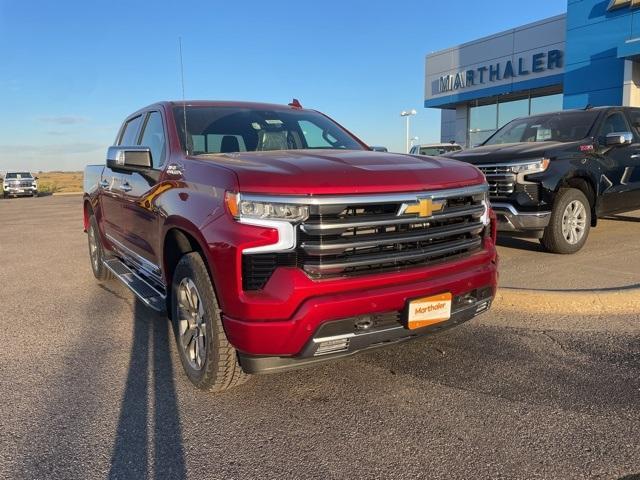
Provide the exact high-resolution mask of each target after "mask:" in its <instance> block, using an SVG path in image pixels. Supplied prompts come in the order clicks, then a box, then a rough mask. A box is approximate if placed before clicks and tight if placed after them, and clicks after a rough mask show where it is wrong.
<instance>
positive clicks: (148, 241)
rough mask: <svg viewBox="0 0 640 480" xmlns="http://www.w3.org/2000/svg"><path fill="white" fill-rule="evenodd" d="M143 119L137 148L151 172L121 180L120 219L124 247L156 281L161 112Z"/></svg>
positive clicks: (162, 132)
mask: <svg viewBox="0 0 640 480" xmlns="http://www.w3.org/2000/svg"><path fill="white" fill-rule="evenodd" d="M144 117H145V118H144V121H143V126H142V134H141V135H140V140H139V142H138V144H139V145H140V146H143V147H148V148H149V149H150V151H151V160H152V162H153V169H152V170H150V171H145V172H127V173H124V174H123V176H122V179H123V184H122V199H121V218H122V226H123V229H124V231H125V232H126V233H125V235H124V238H123V244H124V247H125V248H126V249H127V250H128V253H129V254H130V255H131V256H132V257H133V260H134V261H136V263H138V264H139V266H141V267H142V268H143V269H144V270H145V273H147V274H150V275H152V276H153V277H154V278H155V279H156V280H157V279H159V278H160V266H161V264H162V262H161V254H162V245H161V241H162V240H161V235H160V229H159V214H158V211H157V208H156V203H155V201H154V199H155V197H156V196H157V195H158V194H159V193H161V191H162V190H163V186H162V185H161V184H159V179H160V174H161V168H162V165H163V164H164V160H165V156H166V152H167V146H166V135H165V129H164V125H163V120H162V115H161V114H160V112H158V111H152V112H149V113H147V114H146V115H145V116H144Z"/></svg>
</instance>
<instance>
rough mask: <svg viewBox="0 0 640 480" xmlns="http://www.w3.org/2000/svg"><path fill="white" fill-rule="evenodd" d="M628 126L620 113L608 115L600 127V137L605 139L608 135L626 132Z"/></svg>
mask: <svg viewBox="0 0 640 480" xmlns="http://www.w3.org/2000/svg"><path fill="white" fill-rule="evenodd" d="M628 131H629V126H628V125H627V121H626V120H625V119H624V115H623V114H622V112H616V113H613V114H611V115H609V116H608V117H607V118H606V119H605V121H604V122H603V123H602V126H601V127H600V136H601V137H606V136H607V135H608V134H609V133H618V132H628Z"/></svg>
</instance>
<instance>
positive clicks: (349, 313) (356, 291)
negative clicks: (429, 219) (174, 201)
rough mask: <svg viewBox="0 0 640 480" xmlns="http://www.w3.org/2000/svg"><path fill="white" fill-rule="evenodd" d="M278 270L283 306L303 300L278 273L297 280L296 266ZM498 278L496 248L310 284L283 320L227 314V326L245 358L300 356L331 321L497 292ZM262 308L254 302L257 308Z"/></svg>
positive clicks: (235, 345) (224, 320) (227, 330)
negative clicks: (415, 302) (427, 300)
mask: <svg viewBox="0 0 640 480" xmlns="http://www.w3.org/2000/svg"><path fill="white" fill-rule="evenodd" d="M278 272H279V273H278ZM278 272H277V273H276V274H275V275H274V280H275V282H276V283H275V284H276V285H282V286H283V288H281V289H279V291H280V293H281V295H283V300H286V301H285V303H284V304H281V306H280V308H279V310H280V311H284V310H286V307H288V306H289V303H291V302H293V301H295V302H296V303H297V302H298V299H297V298H295V297H297V295H295V294H294V295H291V294H290V293H289V292H291V290H290V289H289V288H286V284H285V283H280V282H279V281H278V278H277V275H281V276H282V277H285V276H286V277H287V278H289V279H292V278H295V276H294V277H292V275H295V274H296V269H280V270H278ZM497 281H498V272H497V257H496V256H495V250H493V248H491V250H490V251H483V252H479V253H478V254H476V255H473V256H472V257H470V258H466V259H464V260H460V261H459V262H455V263H446V264H442V265H439V266H437V267H427V268H416V269H412V270H410V271H406V272H388V273H386V274H379V275H375V276H374V275H372V276H370V278H366V276H365V277H364V278H354V279H347V278H345V279H341V280H337V281H327V282H322V281H319V282H310V283H312V286H313V287H314V288H313V290H312V291H304V292H301V293H304V296H305V297H306V298H304V299H302V298H301V299H300V303H299V306H298V307H297V308H295V309H294V310H293V311H292V313H291V315H290V316H289V315H288V316H286V317H285V318H284V319H282V320H280V319H273V320H268V319H266V318H265V317H263V319H262V320H259V319H254V318H251V319H249V318H246V317H244V318H243V317H239V318H238V317H232V316H231V315H230V314H229V313H228V312H227V313H226V314H223V324H224V328H225V332H226V334H227V338H228V339H229V341H230V342H231V344H232V345H233V346H234V347H235V348H236V349H237V350H238V351H239V352H241V354H243V355H245V356H276V357H295V356H299V355H302V354H303V351H304V350H305V348H306V347H307V345H308V342H309V341H310V339H312V338H313V337H314V335H316V334H317V332H318V331H319V329H320V328H321V327H322V325H324V324H326V323H328V322H332V321H336V320H344V319H349V318H354V317H361V316H364V315H381V314H388V313H389V312H402V311H403V310H404V308H405V306H406V305H407V302H408V301H409V300H412V299H415V298H420V297H426V296H431V295H437V294H441V293H444V292H450V293H451V294H452V295H453V297H454V298H455V297H458V296H461V295H464V294H466V293H468V292H471V291H473V290H477V289H483V288H487V287H489V289H490V290H491V296H493V295H494V294H495V289H496V285H497ZM270 284H272V283H271V282H270ZM272 285H273V284H272ZM293 291H294V292H295V289H294V290H293ZM258 307H259V305H258V304H257V303H254V308H256V309H257V308H258ZM223 311H224V310H223ZM454 311H455V309H454Z"/></svg>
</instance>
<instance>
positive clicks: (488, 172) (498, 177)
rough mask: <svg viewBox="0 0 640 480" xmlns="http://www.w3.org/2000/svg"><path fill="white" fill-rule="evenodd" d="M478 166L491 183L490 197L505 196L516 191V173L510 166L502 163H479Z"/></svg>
mask: <svg viewBox="0 0 640 480" xmlns="http://www.w3.org/2000/svg"><path fill="white" fill-rule="evenodd" d="M477 167H478V168H479V169H480V171H482V173H484V176H485V177H487V182H488V183H489V197H491V198H504V197H508V196H509V195H511V194H512V193H513V192H514V191H515V187H516V174H515V173H512V172H511V171H510V170H509V167H508V166H502V165H486V166H483V165H477Z"/></svg>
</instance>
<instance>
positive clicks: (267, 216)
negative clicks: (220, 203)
mask: <svg viewBox="0 0 640 480" xmlns="http://www.w3.org/2000/svg"><path fill="white" fill-rule="evenodd" d="M225 203H226V204H227V208H228V209H229V212H230V213H231V214H232V215H233V216H234V217H235V218H237V219H259V220H276V221H277V220H281V221H287V222H293V223H295V222H301V221H303V220H306V219H307V218H309V207H307V206H306V205H291V204H287V203H278V202H273V201H269V202H265V201H255V200H245V199H243V198H242V196H241V194H239V193H231V192H227V193H226V195H225Z"/></svg>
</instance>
